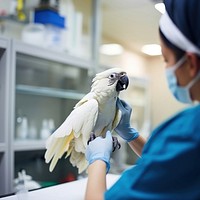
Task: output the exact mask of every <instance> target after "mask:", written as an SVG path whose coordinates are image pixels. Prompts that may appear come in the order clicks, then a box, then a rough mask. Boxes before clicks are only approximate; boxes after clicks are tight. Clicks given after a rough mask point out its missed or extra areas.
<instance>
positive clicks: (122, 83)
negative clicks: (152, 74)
mask: <svg viewBox="0 0 200 200" xmlns="http://www.w3.org/2000/svg"><path fill="white" fill-rule="evenodd" d="M128 84H129V79H128V76H127V75H126V74H123V75H122V76H120V77H119V80H118V82H117V86H116V90H117V92H120V91H122V90H126V89H127V87H128Z"/></svg>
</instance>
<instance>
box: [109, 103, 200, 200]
mask: <svg viewBox="0 0 200 200" xmlns="http://www.w3.org/2000/svg"><path fill="white" fill-rule="evenodd" d="M105 199H108V200H110V199H113V200H117V199H120V200H129V199H146V200H150V199H152V200H156V199H160V200H177V199H180V200H184V199H185V200H190V199H192V200H193V199H200V105H198V106H195V107H192V108H189V109H186V110H184V111H182V112H180V113H179V114H177V115H175V116H174V117H172V118H171V119H169V120H167V121H166V122H164V123H163V124H162V125H160V126H159V127H158V128H157V129H155V130H154V131H153V133H152V135H151V137H150V139H149V140H148V142H147V143H146V144H145V146H144V149H143V153H142V157H141V158H140V159H138V161H137V164H136V166H135V167H132V168H130V169H128V170H126V171H125V172H124V173H123V174H122V176H121V178H120V179H119V180H118V181H117V182H116V183H115V184H114V185H113V186H112V187H111V188H110V189H109V190H108V191H107V192H106V193H105Z"/></svg>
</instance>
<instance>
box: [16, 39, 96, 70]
mask: <svg viewBox="0 0 200 200" xmlns="http://www.w3.org/2000/svg"><path fill="white" fill-rule="evenodd" d="M13 47H14V49H15V51H16V52H17V53H22V54H25V55H30V56H36V57H39V58H42V59H46V60H50V61H54V62H59V63H62V64H67V65H72V66H76V67H79V68H84V69H89V68H91V66H92V61H91V60H85V59H82V58H79V57H75V56H72V55H69V54H68V53H67V52H63V51H55V50H49V49H47V48H43V47H39V46H36V45H31V44H27V43H24V42H22V41H17V40H14V41H13Z"/></svg>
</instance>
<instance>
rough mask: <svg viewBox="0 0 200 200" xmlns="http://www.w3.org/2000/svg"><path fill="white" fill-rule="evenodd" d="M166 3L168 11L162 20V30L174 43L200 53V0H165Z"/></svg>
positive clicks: (185, 49) (181, 47) (183, 48)
mask: <svg viewBox="0 0 200 200" xmlns="http://www.w3.org/2000/svg"><path fill="white" fill-rule="evenodd" d="M164 4H165V8H166V13H165V14H164V15H165V16H162V17H161V20H160V30H161V32H162V33H163V34H164V36H165V37H166V38H167V39H168V40H169V41H170V42H171V43H172V44H173V45H175V46H177V47H179V48H180V49H182V50H184V51H188V52H194V53H197V54H199V55H200V0H164ZM166 15H167V17H166ZM162 18H164V19H162ZM167 18H169V20H171V21H172V23H170V22H169V20H168V19H167ZM170 24H172V25H170ZM174 28H175V29H176V30H175V31H174ZM179 32H180V33H181V34H182V36H181V34H180V33H179ZM172 33H175V34H174V35H173V34H172ZM176 33H177V34H176Z"/></svg>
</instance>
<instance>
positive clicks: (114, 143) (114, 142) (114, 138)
mask: <svg viewBox="0 0 200 200" xmlns="http://www.w3.org/2000/svg"><path fill="white" fill-rule="evenodd" d="M112 139H113V152H114V151H115V150H116V148H117V149H120V148H121V144H120V143H119V141H118V139H117V137H112Z"/></svg>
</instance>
